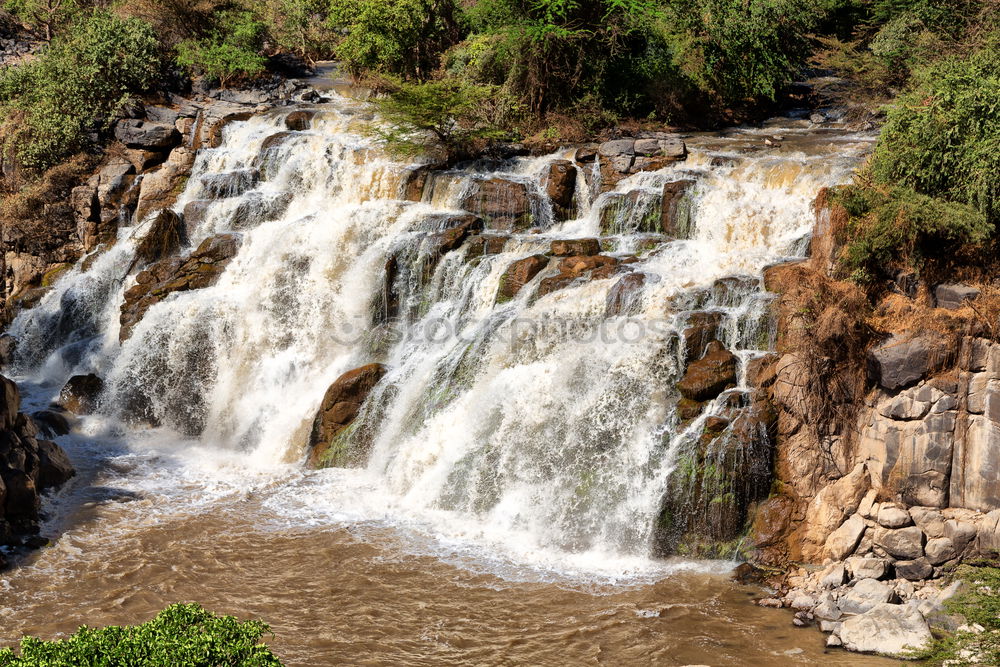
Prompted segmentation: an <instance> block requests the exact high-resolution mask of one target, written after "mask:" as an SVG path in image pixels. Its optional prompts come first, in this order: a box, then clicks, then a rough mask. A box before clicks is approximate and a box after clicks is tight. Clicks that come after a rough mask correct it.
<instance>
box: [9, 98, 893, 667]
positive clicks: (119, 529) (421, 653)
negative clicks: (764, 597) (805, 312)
mask: <svg viewBox="0 0 1000 667" xmlns="http://www.w3.org/2000/svg"><path fill="white" fill-rule="evenodd" d="M290 110H291V109H288V108H286V109H283V110H276V111H274V112H271V113H268V114H264V115H261V116H257V117H254V118H251V119H250V120H248V121H246V122H239V123H233V124H231V125H230V126H228V127H227V129H226V130H225V133H224V137H223V142H222V144H221V145H220V146H219V147H218V148H216V149H205V150H202V151H201V152H200V153H199V155H198V158H197V161H196V164H195V167H194V171H193V173H192V176H191V178H190V179H189V180H188V183H187V185H186V188H185V190H184V192H183V193H182V195H181V197H180V199H179V201H178V203H177V205H176V210H177V211H178V212H180V211H184V210H188V211H190V210H192V209H191V206H190V205H191V204H192V202H194V203H197V204H198V206H199V207H200V210H201V215H200V220H199V221H198V222H197V224H191V225H189V236H190V239H189V241H190V243H189V245H190V246H191V247H192V248H193V247H197V246H198V244H199V243H200V242H201V241H202V240H204V239H207V238H209V237H212V236H214V235H216V234H220V233H234V234H238V235H239V239H240V240H241V245H240V248H239V251H238V253H237V254H236V256H235V257H234V258H233V260H232V262H231V263H230V264H229V265H228V266H227V268H226V270H225V272H224V273H223V274H222V277H221V279H220V280H219V282H218V283H217V284H216V285H214V286H211V287H207V288H204V289H199V290H192V291H187V292H178V293H175V294H172V295H170V296H169V297H167V298H165V299H163V300H162V301H160V302H159V303H157V304H155V305H153V306H152V307H150V308H149V309H148V310H147V311H146V312H145V314H144V316H143V317H142V319H141V320H140V321H139V322H138V323H136V324H135V326H134V327H133V328H132V330H131V332H130V334H129V335H128V336H127V337H126V338H125V340H124V342H123V343H119V338H120V336H119V333H120V331H119V326H120V325H119V315H120V310H121V302H122V299H123V294H124V292H125V290H126V289H128V288H129V287H130V286H131V285H132V284H134V275H133V274H134V266H133V265H134V264H135V261H134V258H135V249H136V244H137V241H138V240H139V239H141V238H142V236H143V234H145V233H146V232H147V230H148V227H149V225H148V222H145V223H143V224H139V225H136V226H135V227H127V228H123V229H122V230H121V232H120V236H119V240H118V242H117V243H116V244H115V245H114V246H113V247H111V248H110V249H108V250H106V251H104V252H103V253H101V254H99V255H97V256H95V257H91V258H87V259H86V260H85V261H84V262H81V264H80V265H79V266H78V267H77V268H76V269H74V270H72V271H70V272H69V273H68V274H67V275H66V276H64V277H63V278H62V279H60V281H59V282H58V283H57V284H56V285H55V286H54V288H53V289H52V291H51V292H50V293H49V294H48V295H47V296H46V297H45V298H44V299H43V301H42V302H41V303H40V304H39V305H38V306H37V307H35V308H34V309H32V310H31V311H27V312H25V313H23V314H21V315H20V316H19V317H18V319H17V320H16V321H15V322H14V324H13V325H12V327H11V332H12V333H13V334H14V335H15V336H16V337H17V338H18V341H19V346H18V349H19V354H20V357H19V359H18V361H17V368H16V371H17V374H18V379H19V381H20V382H21V383H22V390H23V392H24V393H25V395H26V399H25V407H24V409H25V410H26V411H30V410H32V409H40V408H43V407H45V405H47V404H48V402H49V401H50V400H52V399H53V398H54V397H55V396H56V395H57V394H58V391H59V388H60V387H61V386H62V385H63V383H64V382H65V381H66V379H67V378H68V377H70V376H71V375H75V374H80V373H89V372H93V373H96V374H98V375H100V376H101V377H103V378H104V379H105V383H106V389H105V391H104V393H103V395H102V399H101V404H100V409H99V410H98V412H97V414H95V415H92V416H89V417H86V418H83V419H81V420H80V422H79V423H78V424H77V425H76V428H75V431H74V433H73V434H71V435H69V436H64V437H63V438H61V439H60V443H61V444H62V445H63V446H64V447H65V448H66V449H67V451H68V452H69V453H70V455H71V458H72V459H73V461H74V463H75V464H76V466H77V468H78V471H79V474H78V476H77V478H75V479H74V480H73V481H71V482H70V483H69V484H68V485H67V487H66V488H64V489H63V490H61V491H60V492H59V493H58V494H56V495H55V496H54V497H53V498H51V499H50V500H49V501H48V503H47V505H46V510H47V512H48V515H49V516H50V517H51V518H50V519H49V521H48V522H47V523H46V525H45V530H44V534H46V535H47V536H49V537H52V538H53V544H52V546H50V547H47V548H45V549H42V550H41V551H40V552H38V553H37V554H35V555H33V556H31V557H30V558H28V559H27V560H26V561H24V562H23V563H22V564H21V565H20V566H19V567H18V568H16V569H14V570H12V571H10V572H7V573H4V574H3V575H2V576H0V599H2V601H3V604H0V643H10V642H13V641H15V640H16V638H18V637H19V636H20V635H22V634H24V633H32V634H37V635H40V636H43V637H53V636H58V635H59V634H60V633H67V632H71V631H72V630H73V629H75V627H76V626H77V625H79V624H81V623H87V624H91V625H103V624H108V623H126V622H138V621H141V620H144V619H146V618H148V617H149V616H150V615H152V614H153V613H155V611H157V610H158V609H160V608H162V607H163V606H165V605H166V604H168V603H170V602H174V601H182V600H193V601H198V602H200V603H202V604H203V605H205V606H206V607H209V608H211V609H213V610H215V611H219V612H225V613H232V614H236V615H239V616H255V617H260V618H263V619H265V620H267V621H268V622H270V623H271V624H272V626H273V629H274V632H275V636H274V638H273V641H272V642H271V643H272V645H273V646H274V648H275V650H276V651H277V653H278V654H279V655H280V656H281V657H282V658H283V659H284V660H285V661H286V662H287V664H289V665H327V664H331V665H332V664H379V665H383V664H407V665H409V664H470V665H472V664H474V665H480V664H538V665H563V664H663V665H684V664H709V665H773V664H807V665H808V664H820V663H825V664H844V665H848V664H849V665H863V664H880V663H879V661H877V660H875V659H872V658H865V657H862V656H854V655H849V654H846V653H841V652H834V653H829V654H827V653H825V652H824V650H823V637H822V636H821V635H820V634H819V633H818V632H813V631H801V630H797V629H794V628H793V627H792V626H791V624H790V618H789V616H788V615H787V613H786V612H782V611H780V610H768V609H761V608H758V607H755V606H752V605H751V603H750V600H751V598H752V597H753V596H755V595H757V596H759V595H760V591H758V590H755V589H752V588H744V587H740V586H737V585H736V584H733V583H731V582H730V581H729V580H728V577H727V574H728V572H729V570H730V569H731V567H732V563H730V562H726V561H705V560H691V559H683V558H679V557H676V556H675V557H670V558H661V557H658V556H657V555H656V554H657V553H660V552H662V549H658V547H657V539H658V536H657V534H656V529H655V527H656V525H657V521H658V517H659V516H660V513H661V511H662V508H663V502H664V494H665V493H668V492H667V491H666V489H667V488H668V480H669V479H671V474H672V473H673V472H674V471H675V470H676V469H677V467H678V465H680V463H681V461H682V460H683V456H684V455H685V452H688V451H689V450H690V447H691V446H692V443H693V442H696V441H697V440H698V436H699V434H700V433H701V432H702V428H703V422H704V420H705V419H707V418H708V417H709V416H710V415H711V414H713V413H717V412H721V411H723V410H724V409H725V407H726V406H725V401H726V400H731V398H730V399H726V398H724V397H720V398H719V399H716V400H715V401H713V402H711V403H710V404H709V405H708V407H707V408H706V409H705V411H704V412H703V413H702V414H701V415H700V416H699V417H697V418H695V419H694V420H690V421H681V420H680V419H679V418H678V417H677V416H676V414H675V413H676V410H675V407H676V403H677V394H676V391H675V390H674V389H673V385H674V384H675V383H676V382H677V380H678V379H679V378H680V376H681V374H682V373H683V369H684V360H685V358H686V354H687V351H686V350H685V349H684V346H685V343H684V338H683V336H680V335H679V332H681V331H682V330H683V329H684V327H685V326H687V325H688V324H689V323H690V319H691V317H692V314H693V313H698V312H706V311H710V312H713V313H716V314H717V316H718V317H719V318H720V319H719V326H718V331H717V333H716V335H717V337H718V338H719V339H720V340H721V341H722V343H723V344H725V346H726V347H727V348H728V349H730V350H732V351H733V352H734V353H735V354H736V355H737V357H738V359H739V361H740V377H741V383H742V377H743V373H744V371H745V365H746V363H747V362H748V361H750V360H752V359H753V358H755V357H757V356H760V355H761V354H764V353H766V351H767V350H768V349H769V348H770V347H771V346H772V345H773V331H772V330H771V324H770V321H769V319H768V317H767V304H768V302H769V300H770V297H769V295H767V294H766V293H765V292H764V291H763V288H762V286H761V284H760V275H761V272H762V270H763V269H764V268H765V267H766V266H767V265H769V264H771V263H774V262H776V261H780V260H782V259H785V258H789V257H796V256H801V255H802V254H803V253H804V250H805V240H806V239H807V237H808V233H809V231H810V229H811V226H812V222H813V213H812V208H811V202H812V200H813V198H814V197H815V195H816V193H817V191H818V190H819V189H820V188H821V187H823V186H825V185H832V184H837V183H841V182H845V181H846V180H848V179H849V178H850V172H851V170H852V169H853V168H854V167H855V166H856V165H857V164H858V162H859V161H860V159H862V157H863V155H864V154H865V152H866V151H867V150H868V149H869V148H870V146H871V141H872V139H873V137H872V136H871V135H859V134H855V133H851V132H849V131H847V130H844V129H837V128H835V127H834V128H814V127H811V126H810V124H809V123H808V122H805V121H794V120H790V119H785V120H782V121H780V122H776V123H774V124H772V125H769V126H766V127H764V128H762V129H742V130H732V131H729V132H724V133H719V134H699V135H694V136H691V137H688V138H687V143H688V150H689V152H690V155H689V156H688V158H687V160H685V161H683V162H679V163H676V164H674V165H672V166H668V167H666V168H664V169H661V170H660V171H657V172H650V173H639V174H636V175H634V176H631V177H629V178H627V179H625V180H623V181H622V182H621V183H619V184H618V185H617V186H616V187H615V188H613V189H612V190H611V191H607V192H603V193H602V192H601V189H600V188H599V187H598V181H597V178H598V176H597V173H598V171H597V168H596V167H594V168H591V167H589V166H585V165H580V166H579V167H577V168H578V169H579V173H578V177H577V182H576V196H575V211H574V213H573V214H571V215H569V216H568V217H569V219H568V220H563V219H560V217H559V216H558V215H557V211H556V208H555V207H554V206H553V203H552V202H551V201H550V200H549V198H548V196H547V194H546V189H545V179H546V174H547V173H548V170H549V167H550V165H551V164H552V163H553V161H555V160H561V159H565V158H566V157H571V156H572V154H573V152H572V151H570V150H567V151H560V152H557V153H555V154H553V155H549V156H545V157H538V158H516V159H511V160H507V161H503V162H500V163H485V162H481V163H476V164H472V165H466V166H463V167H462V168H460V169H455V170H451V171H446V172H440V171H438V172H432V173H431V175H430V176H429V177H428V178H427V182H426V183H425V184H424V186H423V188H422V195H418V196H407V193H408V192H412V187H411V186H412V183H413V182H414V177H415V176H416V175H417V174H418V173H419V170H420V168H421V164H420V162H416V163H413V164H405V163H401V162H399V161H398V160H395V159H392V158H390V157H388V156H387V155H385V154H384V153H383V152H382V151H381V150H380V149H379V148H378V146H377V145H376V144H375V143H374V142H373V140H372V139H371V138H370V136H369V134H368V132H367V131H366V128H368V127H369V126H370V124H371V122H372V118H371V116H370V113H369V111H368V110H367V109H366V108H365V106H364V104H363V103H361V102H358V101H354V100H350V99H346V98H342V97H339V96H337V95H335V94H334V95H333V99H332V100H331V101H330V102H328V103H324V104H319V105H312V106H310V107H308V110H309V111H312V112H315V116H314V118H313V120H312V125H311V127H310V129H308V130H304V131H294V132H288V131H286V129H285V120H284V119H285V116H286V115H287V113H288V112H289V111H290ZM278 135H280V136H278ZM776 136H779V137H780V139H772V140H771V141H770V144H771V145H768V144H765V141H764V140H765V137H772V138H774V137H776ZM276 137H277V138H276ZM775 143H779V144H780V146H774V145H773V144H775ZM492 179H503V180H505V181H509V182H513V183H515V184H519V185H521V186H523V192H524V193H526V198H527V200H528V201H529V202H530V222H529V223H528V225H527V226H529V227H530V229H527V230H521V231H517V232H513V233H512V232H501V231H499V230H493V231H489V230H488V231H487V232H485V233H484V235H483V237H484V239H485V240H484V241H483V243H482V244H481V245H480V246H479V247H480V250H479V251H478V252H476V251H475V248H476V246H475V244H470V243H465V244H464V245H462V246H461V247H459V248H458V249H455V250H452V251H451V252H448V253H446V254H444V255H443V256H442V255H440V253H437V252H435V251H434V246H433V245H432V244H433V242H434V241H435V239H436V238H437V236H436V235H437V234H440V233H441V232H442V231H445V230H447V229H448V227H449V226H450V225H451V224H453V221H454V220H455V219H456V216H458V215H460V213H461V211H460V209H461V207H462V205H463V202H465V201H467V200H468V197H469V196H470V193H473V192H475V191H476V189H477V188H478V187H481V183H482V182H483V181H487V180H492ZM679 180H685V181H691V182H692V185H691V187H690V188H689V190H688V194H686V195H685V198H684V201H683V202H682V205H683V207H684V211H685V216H687V218H688V219H689V221H690V224H688V225H686V226H685V230H686V231H685V233H684V234H682V235H681V238H677V239H672V240H671V239H666V238H664V237H662V236H660V235H658V234H656V233H651V232H650V230H649V229H647V228H646V225H647V222H648V220H649V219H650V216H654V217H655V216H656V215H658V211H656V210H655V206H654V204H655V202H656V201H658V198H659V196H660V193H661V192H662V190H663V186H664V184H665V183H671V182H676V181H679ZM414 200H415V201H414ZM493 204H495V205H499V208H500V209H503V207H504V206H505V205H506V204H507V202H502V201H501V202H493ZM581 237H600V238H601V240H602V249H603V250H604V252H605V253H606V254H609V255H613V256H615V257H617V258H619V259H620V260H622V263H623V264H625V263H627V264H628V269H629V271H628V273H632V274H634V273H638V274H641V275H642V280H641V281H639V285H638V287H637V288H636V289H633V290H632V291H631V292H629V294H628V295H627V299H625V301H626V302H627V303H626V307H617V308H615V309H611V308H610V306H609V305H608V304H609V303H610V302H611V301H612V300H614V297H613V296H611V295H612V294H613V293H614V292H615V290H616V285H617V284H618V282H619V281H620V280H622V276H623V275H625V273H624V272H619V273H615V274H614V275H611V276H610V277H596V278H594V279H590V280H587V279H582V278H581V279H579V280H576V281H571V282H570V283H569V284H568V285H567V286H565V287H564V288H563V289H559V290H556V291H552V292H551V293H547V294H544V295H540V293H539V292H538V287H539V285H540V283H541V281H543V280H544V279H545V278H547V277H553V275H554V273H555V271H556V269H555V267H554V262H553V265H552V266H550V267H549V268H547V269H546V270H544V271H543V272H542V273H540V274H539V275H538V276H537V277H536V278H535V279H533V281H532V282H531V283H529V285H527V286H525V287H524V288H523V289H522V290H521V291H520V292H519V293H518V294H517V295H516V296H515V297H514V298H512V299H510V300H504V299H498V298H497V293H498V289H499V287H500V284H501V282H502V280H503V278H502V276H503V274H504V271H505V270H506V268H507V267H508V266H509V265H510V264H511V263H512V262H514V261H516V260H519V259H522V258H524V257H526V256H529V255H532V254H536V253H544V252H546V251H547V250H548V248H549V246H550V244H551V242H552V241H553V240H554V239H573V238H581ZM483 247H486V248H490V250H489V251H483V250H482V249H481V248H483ZM390 265H391V266H392V267H393V270H391V271H389V270H387V267H389V266H390ZM130 272H132V273H131V274H130ZM734 277H735V278H734ZM621 301H622V299H621V298H619V299H618V301H617V302H618V303H619V305H620V303H621ZM372 361H378V362H381V363H384V364H385V365H386V366H387V368H388V369H389V370H388V373H387V375H386V376H385V378H384V379H383V380H382V382H380V383H379V385H378V386H377V387H376V389H375V390H374V392H373V393H372V395H371V396H370V397H369V399H368V401H367V402H366V404H365V407H364V409H363V411H362V413H361V415H360V416H359V418H358V420H357V421H356V422H355V426H353V427H352V428H351V429H350V430H349V432H348V433H346V434H345V440H344V443H343V446H344V447H345V449H346V451H348V452H351V453H352V456H353V458H352V462H353V463H354V465H353V466H352V467H346V468H344V467H334V468H327V469H324V470H318V471H313V470H307V469H306V468H305V467H304V465H303V460H304V457H305V448H304V446H305V442H306V440H307V437H308V433H309V429H310V426H311V422H312V418H313V416H314V415H315V412H316V409H317V406H318V405H319V403H320V401H321V399H322V397H323V394H324V392H325V390H326V388H327V387H328V386H329V385H330V383H331V382H332V381H333V380H334V379H336V378H337V377H338V376H339V375H341V374H342V373H344V372H345V371H347V370H349V369H352V368H355V367H358V366H360V365H363V364H366V363H370V362H372ZM737 393H739V392H738V391H737ZM724 396H725V395H724ZM740 465H747V466H749V467H752V466H754V465H758V466H759V465H764V466H765V467H766V466H767V462H766V461H763V462H761V461H754V460H749V459H748V460H746V461H742V462H741V463H740ZM671 492H672V493H675V494H676V493H682V490H680V491H679V490H677V489H674V490H673V491H671ZM675 500H676V499H675ZM681 500H682V501H683V499H681ZM682 504H683V503H682Z"/></svg>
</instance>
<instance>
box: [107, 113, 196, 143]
mask: <svg viewBox="0 0 1000 667" xmlns="http://www.w3.org/2000/svg"><path fill="white" fill-rule="evenodd" d="M115 138H116V139H117V140H118V141H120V142H122V143H123V144H125V145H126V146H128V147H129V148H141V149H145V150H166V149H169V148H173V147H174V146H176V145H177V144H179V143H180V141H181V134H180V132H178V131H177V128H176V127H174V124H173V123H172V122H171V123H169V124H168V123H153V122H148V121H143V120H137V119H132V118H127V119H125V120H120V121H118V124H117V125H115Z"/></svg>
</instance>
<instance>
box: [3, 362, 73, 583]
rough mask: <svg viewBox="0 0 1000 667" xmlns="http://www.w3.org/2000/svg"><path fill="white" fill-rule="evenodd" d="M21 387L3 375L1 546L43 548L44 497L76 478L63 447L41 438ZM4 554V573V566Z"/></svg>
mask: <svg viewBox="0 0 1000 667" xmlns="http://www.w3.org/2000/svg"><path fill="white" fill-rule="evenodd" d="M20 409H21V397H20V393H19V392H18V389H17V385H16V384H14V383H13V382H12V381H11V380H8V379H7V378H5V377H3V376H0V545H13V546H21V545H24V546H29V547H30V546H39V545H40V544H43V543H44V542H45V540H44V539H41V538H37V537H36V536H37V535H38V531H39V522H40V521H41V514H40V509H41V497H40V496H41V494H42V493H44V492H45V491H47V490H49V489H53V488H56V487H58V486H60V485H62V484H63V483H65V482H66V481H67V480H68V479H70V478H71V477H73V475H74V474H75V471H74V470H73V465H72V464H71V463H70V461H69V458H68V457H67V456H66V453H65V452H64V451H63V450H62V448H61V447H59V445H57V444H55V443H54V442H50V441H48V440H44V439H41V438H39V437H38V436H39V430H38V427H37V426H36V425H35V422H34V421H33V420H32V418H31V417H30V416H28V415H26V414H24V413H23V412H20ZM5 564H6V563H5V561H4V558H3V555H2V554H0V568H3V567H4V565H5Z"/></svg>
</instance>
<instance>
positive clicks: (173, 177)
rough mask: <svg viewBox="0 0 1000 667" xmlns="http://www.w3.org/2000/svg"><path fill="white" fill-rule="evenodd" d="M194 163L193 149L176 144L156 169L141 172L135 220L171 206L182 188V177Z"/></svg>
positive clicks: (185, 176) (184, 177)
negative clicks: (144, 172)
mask: <svg viewBox="0 0 1000 667" xmlns="http://www.w3.org/2000/svg"><path fill="white" fill-rule="evenodd" d="M193 164H194V151H193V150H191V149H190V148H187V147H185V146H178V147H177V148H175V149H174V150H172V151H170V157H168V158H167V160H166V162H164V163H163V164H161V165H160V166H159V167H157V168H156V170H154V171H152V172H149V173H146V174H143V176H142V181H141V182H140V184H139V194H138V199H137V202H136V206H135V218H136V220H140V221H141V220H144V219H145V218H146V216H147V215H149V214H150V213H151V212H153V211H155V210H157V209H163V208H168V207H169V206H172V205H173V203H174V202H175V201H177V197H178V195H179V194H180V192H181V190H183V187H182V186H183V183H184V179H186V178H187V177H188V175H189V174H190V171H191V166H192V165H193Z"/></svg>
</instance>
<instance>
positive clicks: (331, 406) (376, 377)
mask: <svg viewBox="0 0 1000 667" xmlns="http://www.w3.org/2000/svg"><path fill="white" fill-rule="evenodd" d="M387 370H388V369H386V367H385V366H383V365H382V364H368V365H367V366H361V367H360V368H355V369H354V370H351V371H348V372H346V373H344V374H343V375H341V376H340V377H339V378H337V379H336V380H335V381H334V382H333V384H331V385H330V387H329V388H328V389H327V390H326V394H324V396H323V402H322V403H321V404H320V407H319V410H318V411H317V412H316V418H315V419H314V420H313V425H312V430H311V431H310V434H309V442H308V443H307V444H308V449H309V457H308V464H309V466H310V467H313V468H325V467H328V466H343V465H348V464H349V463H350V462H351V457H350V452H349V451H348V450H347V446H346V443H345V442H343V441H342V440H343V439H342V438H340V436H342V434H343V433H344V432H345V430H346V429H347V428H348V427H349V426H350V425H351V423H352V422H353V421H354V419H355V418H356V417H357V416H358V413H359V412H360V411H361V406H362V404H364V402H365V399H366V398H368V394H370V393H371V391H372V389H373V388H374V387H375V385H377V384H378V383H379V381H380V380H381V379H382V378H383V377H384V376H385V374H386V372H387Z"/></svg>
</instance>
